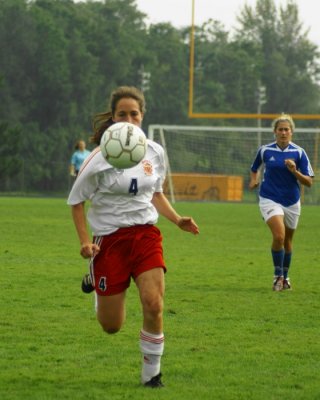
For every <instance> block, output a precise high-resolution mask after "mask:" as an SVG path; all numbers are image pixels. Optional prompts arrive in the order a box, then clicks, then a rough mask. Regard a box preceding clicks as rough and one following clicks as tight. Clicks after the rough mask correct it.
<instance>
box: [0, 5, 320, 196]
mask: <svg viewBox="0 0 320 400" xmlns="http://www.w3.org/2000/svg"><path fill="white" fill-rule="evenodd" d="M146 17H147V16H146V15H145V14H143V13H142V12H141V11H140V10H139V9H138V6H137V4H136V1H135V0H104V2H102V1H95V0H89V1H87V2H80V3H74V2H73V0H0V43H1V46H0V101H1V108H0V136H1V142H0V164H1V167H0V191H8V190H17V188H19V187H21V179H23V187H24V189H25V190H27V191H57V192H59V191H61V190H64V187H65V176H66V174H67V165H68V163H69V159H70V156H71V153H72V151H73V146H74V144H75V142H76V140H77V139H79V138H83V139H85V140H86V141H88V138H89V136H90V133H91V118H92V116H93V114H95V113H97V112H101V111H105V110H106V108H107V106H108V104H107V102H108V99H109V95H110V93H111V91H112V90H113V89H114V88H115V87H117V86H119V85H134V86H138V87H140V88H141V89H142V90H143V91H144V93H145V96H146V100H147V113H146V116H145V119H144V129H145V130H147V127H148V125H149V124H151V123H152V124H161V123H162V124H175V125H190V124H194V125H195V124H200V125H201V124H202V125H209V124H212V123H213V122H212V120H205V119H202V120H190V119H189V118H188V97H189V60H190V26H186V27H184V28H176V27H174V26H172V25H171V24H169V23H159V24H151V25H148V24H147V23H146V21H147V20H146ZM194 38H195V42H194V43H195V58H194V66H195V68H194V99H193V108H194V110H195V111H198V112H202V113H212V112H216V113H219V112H223V113H232V112H237V113H256V112H257V103H258V97H259V96H260V92H259V90H260V89H261V88H263V89H264V90H265V99H263V109H262V112H263V113H280V112H282V111H285V112H288V113H302V114H319V113H320V102H319V100H320V90H319V77H320V76H319V70H320V69H319V68H320V67H319V56H320V53H319V49H318V47H317V46H316V45H315V44H314V43H312V42H311V41H310V40H309V39H308V30H307V28H306V27H304V25H303V24H302V23H301V21H300V19H299V10H298V6H297V5H296V3H295V2H294V1H293V0H288V2H287V4H286V5H285V6H283V7H280V8H277V7H276V5H275V2H274V1H273V0H257V1H256V4H255V5H254V6H249V5H245V6H244V7H243V9H242V10H241V11H240V14H239V15H238V29H237V30H236V31H235V33H234V34H232V35H231V34H230V32H228V31H227V30H226V29H225V27H224V26H223V25H222V24H221V22H219V21H216V20H212V19H209V20H208V21H207V22H205V23H204V24H202V25H201V26H196V27H195V29H194ZM260 100H261V99H260ZM214 123H215V124H221V125H232V124H233V125H237V126H239V125H249V124H251V125H252V124H253V123H256V122H255V121H245V120H243V121H242V120H241V121H239V120H238V121H235V120H233V121H232V120H216V121H215V122H214ZM266 123H270V121H269V122H266ZM304 123H305V124H306V122H304ZM307 124H308V126H312V125H313V124H315V122H314V123H311V122H308V123H307Z"/></svg>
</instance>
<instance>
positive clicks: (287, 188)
mask: <svg viewBox="0 0 320 400" xmlns="http://www.w3.org/2000/svg"><path fill="white" fill-rule="evenodd" d="M286 159H291V160H294V162H295V163H296V168H297V170H299V171H300V172H301V173H302V174H303V175H308V176H311V177H313V176H314V173H313V170H312V167H311V164H310V161H309V159H308V156H307V154H306V152H305V150H304V149H303V148H301V147H299V146H297V145H296V144H294V143H292V142H290V143H289V145H288V146H287V147H286V148H285V149H281V148H280V147H279V146H278V145H277V144H276V142H273V143H269V144H266V145H263V146H261V147H260V148H259V150H258V153H257V156H256V158H255V160H254V162H253V164H252V165H251V171H252V172H257V171H258V169H259V167H260V166H261V164H262V163H263V164H264V174H263V179H262V183H261V185H260V192H259V194H260V196H261V197H264V198H266V199H270V200H273V201H275V202H276V203H280V204H282V205H283V206H285V207H288V206H291V205H293V204H295V203H297V202H298V201H299V199H300V185H299V182H298V180H297V178H296V177H295V176H294V175H293V174H292V173H291V172H290V171H289V169H288V168H287V166H286V165H285V160H286Z"/></svg>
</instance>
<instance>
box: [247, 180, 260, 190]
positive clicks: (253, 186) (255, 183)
mask: <svg viewBox="0 0 320 400" xmlns="http://www.w3.org/2000/svg"><path fill="white" fill-rule="evenodd" d="M258 186H259V182H257V181H256V180H254V181H250V182H249V189H250V190H253V189H256V188H257V187H258Z"/></svg>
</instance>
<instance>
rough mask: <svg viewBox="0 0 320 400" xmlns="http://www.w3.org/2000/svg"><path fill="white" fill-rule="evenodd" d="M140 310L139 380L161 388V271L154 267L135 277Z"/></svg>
mask: <svg viewBox="0 0 320 400" xmlns="http://www.w3.org/2000/svg"><path fill="white" fill-rule="evenodd" d="M135 282H136V285H137V287H138V290H139V295H140V299H141V304H142V310H143V328H142V330H141V332H140V349H141V352H142V354H143V365H142V373H141V380H142V383H143V384H145V385H146V386H150V387H161V386H163V384H162V382H161V379H160V378H161V373H160V367H161V365H160V364H161V356H162V354H163V348H164V335H163V296H164V287H165V283H164V271H163V268H154V269H151V270H149V271H146V272H143V273H141V274H140V275H139V276H137V277H136V280H135Z"/></svg>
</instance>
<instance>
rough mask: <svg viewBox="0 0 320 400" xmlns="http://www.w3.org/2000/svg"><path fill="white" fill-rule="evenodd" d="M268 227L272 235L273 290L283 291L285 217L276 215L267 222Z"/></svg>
mask: <svg viewBox="0 0 320 400" xmlns="http://www.w3.org/2000/svg"><path fill="white" fill-rule="evenodd" d="M267 225H268V227H269V228H270V231H271V234H272V245H271V255H272V261H273V266H274V281H273V290H275V291H280V290H282V289H283V260H284V241H285V225H284V219H283V215H274V216H272V217H271V218H269V219H268V220H267Z"/></svg>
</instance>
